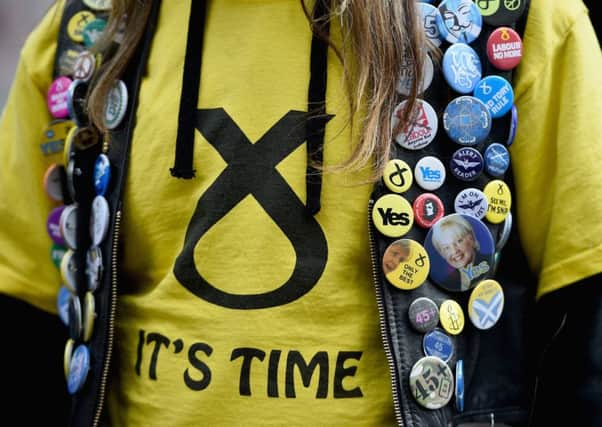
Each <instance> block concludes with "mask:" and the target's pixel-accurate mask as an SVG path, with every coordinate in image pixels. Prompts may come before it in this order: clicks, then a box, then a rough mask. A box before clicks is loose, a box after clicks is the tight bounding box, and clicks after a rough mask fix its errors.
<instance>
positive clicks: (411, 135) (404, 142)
mask: <svg viewBox="0 0 602 427" xmlns="http://www.w3.org/2000/svg"><path fill="white" fill-rule="evenodd" d="M406 104H407V101H402V102H401V103H400V104H399V105H398V106H397V107H396V108H395V111H394V112H393V117H392V118H391V126H392V128H393V129H395V128H396V127H397V125H398V124H399V121H400V120H401V117H402V113H403V109H404V108H405V106H406ZM411 117H412V119H411V124H409V125H408V126H406V127H405V128H403V129H402V131H401V132H399V133H398V134H397V135H395V141H396V142H397V143H398V144H399V145H401V146H402V147H404V148H407V149H408V150H420V149H421V148H424V147H426V146H427V145H429V144H430V143H431V142H432V141H433V139H435V136H436V135H437V129H438V127H439V123H438V119H437V113H436V112H435V110H434V109H433V107H431V105H430V104H429V103H428V102H426V101H423V100H421V99H417V100H416V108H415V110H414V112H413V114H412V115H411Z"/></svg>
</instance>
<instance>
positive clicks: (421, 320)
mask: <svg viewBox="0 0 602 427" xmlns="http://www.w3.org/2000/svg"><path fill="white" fill-rule="evenodd" d="M408 317H409V319H410V324H411V325H412V326H413V327H414V329H416V331H418V332H420V333H423V334H424V333H427V332H430V331H432V330H433V329H435V328H436V327H437V325H438V324H439V308H438V307H437V304H435V301H433V300H432V299H430V298H426V297H420V298H416V299H415V300H414V301H412V303H411V304H410V308H409V309H408Z"/></svg>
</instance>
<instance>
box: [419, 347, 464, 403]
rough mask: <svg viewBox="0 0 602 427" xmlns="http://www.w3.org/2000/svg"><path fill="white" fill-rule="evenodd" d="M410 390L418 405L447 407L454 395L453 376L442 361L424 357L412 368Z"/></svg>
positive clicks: (436, 358) (434, 357)
mask: <svg viewBox="0 0 602 427" xmlns="http://www.w3.org/2000/svg"><path fill="white" fill-rule="evenodd" d="M410 389H411V390H412V395H413V396H414V399H416V402H418V403H419V404H420V405H422V406H424V407H425V408H427V409H439V408H442V407H444V406H445V405H447V403H448V402H449V401H450V399H451V398H452V395H453V394H454V376H453V374H452V372H451V369H450V368H449V366H447V364H446V363H445V362H444V361H443V360H441V359H439V358H438V357H436V356H426V357H423V358H422V359H420V360H419V361H418V362H416V363H415V364H414V366H413V367H412V371H411V372H410Z"/></svg>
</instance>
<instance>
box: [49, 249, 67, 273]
mask: <svg viewBox="0 0 602 427" xmlns="http://www.w3.org/2000/svg"><path fill="white" fill-rule="evenodd" d="M66 253H67V248H65V247H64V246H61V245H59V244H57V243H53V244H52V246H51V247H50V258H51V259H52V263H53V264H54V265H55V266H56V268H58V269H59V270H60V268H61V261H62V260H63V257H64V256H65V254H66Z"/></svg>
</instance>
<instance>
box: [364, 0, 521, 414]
mask: <svg viewBox="0 0 602 427" xmlns="http://www.w3.org/2000/svg"><path fill="white" fill-rule="evenodd" d="M433 3H434V4H433ZM525 3H526V2H525V1H522V0H515V1H511V2H510V1H509V2H502V1H479V0H476V1H472V0H442V1H422V2H419V3H418V4H417V9H418V12H419V15H420V16H419V19H420V23H421V24H422V28H423V30H424V33H425V36H426V38H427V39H428V41H429V44H432V45H434V46H441V48H442V49H443V50H444V53H443V56H442V59H441V61H440V64H441V72H442V74H443V78H444V79H445V81H446V82H447V84H448V86H449V88H450V89H451V91H450V93H451V94H452V99H451V101H448V103H447V105H445V106H444V108H443V111H439V112H437V111H436V110H435V108H433V106H432V105H431V104H429V102H427V101H426V100H425V99H418V100H417V102H416V105H415V109H414V110H413V111H411V112H410V114H409V117H410V123H409V124H408V125H406V126H405V127H400V126H399V122H400V120H401V118H402V117H404V115H407V114H406V113H407V112H406V109H407V108H408V101H407V100H402V101H401V103H399V105H398V106H397V107H396V108H395V109H394V111H393V112H392V116H391V126H392V129H395V130H396V133H395V134H394V135H393V140H394V142H395V143H396V144H397V145H398V146H399V147H400V150H398V151H401V153H400V154H399V155H398V157H400V158H396V159H392V160H391V161H390V162H389V163H388V164H387V165H386V167H385V169H384V173H383V183H384V187H385V188H386V190H388V192H389V193H388V194H384V195H382V196H381V197H379V198H378V199H377V200H376V201H375V202H374V205H373V210H372V218H371V219H372V223H373V225H374V227H375V228H376V230H377V231H378V232H379V233H381V234H382V235H383V236H385V238H386V239H388V241H389V244H388V246H387V247H386V249H385V251H384V253H383V254H382V265H381V268H382V271H383V274H384V277H385V278H386V280H387V282H389V284H390V285H391V286H394V287H395V288H397V289H400V290H403V291H411V290H414V289H416V288H418V287H420V286H421V285H423V284H424V283H429V284H428V285H427V286H431V285H430V283H433V284H435V285H437V286H438V287H439V288H441V289H443V290H444V291H445V292H447V293H449V294H450V295H451V296H452V297H451V298H447V299H444V300H440V301H434V300H432V299H430V298H427V297H424V296H421V297H417V298H415V299H414V300H413V301H411V303H410V305H409V309H408V318H409V322H410V324H411V325H412V327H413V328H414V329H415V330H416V332H418V333H420V334H423V348H422V350H423V353H424V357H423V358H421V359H420V360H418V361H417V362H416V363H415V365H414V366H413V368H412V370H411V373H410V378H409V385H410V389H411V391H412V395H413V396H414V398H415V399H416V401H417V402H418V403H419V404H420V405H422V406H424V407H425V408H429V409H438V408H441V407H443V406H445V405H447V404H448V403H449V402H450V400H451V399H452V397H453V396H454V395H455V406H456V409H457V410H458V411H460V412H461V411H463V410H464V393H465V390H464V363H463V360H462V359H461V358H460V357H459V356H460V355H457V354H455V350H454V340H455V339H456V336H458V335H459V334H461V333H462V331H463V330H464V328H465V322H466V319H465V317H468V319H470V323H471V324H472V325H473V326H474V327H475V328H476V329H479V330H486V329H490V328H492V327H493V326H494V325H495V324H496V323H497V322H498V320H499V319H500V318H501V316H502V312H503V308H504V292H503V289H502V286H501V285H500V284H499V283H498V282H497V281H495V280H493V279H492V276H493V275H494V273H495V270H496V268H497V263H498V261H499V256H500V251H501V250H502V248H503V247H504V245H505V243H506V242H507V240H508V237H509V235H510V231H511V227H512V216H511V214H510V209H511V204H512V197H511V194H510V189H509V187H508V185H507V184H506V183H504V181H502V178H503V176H504V174H505V173H506V172H507V170H508V168H509V166H510V154H509V151H508V147H509V146H510V145H512V143H513V141H514V137H515V134H516V127H517V123H518V114H517V110H516V107H515V106H514V92H513V89H512V85H511V84H510V82H509V81H508V80H506V79H505V78H504V77H502V76H501V75H497V74H504V72H506V71H509V70H512V69H514V68H515V67H516V66H517V65H518V64H519V63H520V60H521V58H522V53H523V51H522V49H523V48H522V40H521V38H520V36H519V34H518V33H517V32H516V31H514V29H513V28H512V26H513V24H514V23H515V22H516V20H517V19H518V18H519V17H520V16H521V15H522V13H523V11H524V6H525ZM484 23H485V24H487V25H491V26H496V27H498V28H495V29H493V30H492V31H489V30H488V31H487V34H486V37H487V43H486V47H485V50H486V54H485V52H477V51H476V50H475V49H480V48H479V47H478V46H481V43H480V39H479V38H480V37H481V38H482V34H481V31H482V29H483V25H484ZM473 42H474V43H473ZM433 57H435V56H432V57H431V55H430V54H425V55H424V59H423V61H424V63H423V69H424V75H423V76H422V79H421V81H420V82H418V85H417V86H418V93H419V94H422V93H425V92H427V91H428V89H429V87H430V85H431V83H432V82H433V80H434V79H435V78H437V73H438V70H436V67H433V60H432V58H433ZM482 61H488V64H486V63H484V62H482ZM412 65H413V64H412V61H411V60H406V61H404V63H403V64H402V72H401V74H402V75H401V77H400V81H399V83H398V85H397V92H398V93H399V94H400V95H401V96H408V95H409V94H410V92H411V88H412V85H413V84H414V75H413V66H412ZM490 69H496V70H498V71H499V72H498V73H496V74H491V75H486V72H485V70H490ZM501 118H504V120H507V121H508V123H509V124H510V126H509V133H508V135H507V137H506V136H505V137H504V138H503V140H502V139H499V140H498V139H497V138H498V137H495V138H494V137H492V136H491V132H492V129H497V127H496V126H495V124H496V120H499V119H501ZM440 119H441V123H439V120H440ZM440 125H441V126H440ZM440 128H442V129H441V130H442V132H440ZM443 131H444V132H443ZM441 136H443V138H441ZM440 139H441V140H440ZM431 144H432V145H431ZM437 144H445V145H447V147H446V148H445V149H441V148H440V147H436V148H433V146H436V145H437ZM449 147H453V148H452V149H451V150H450V149H449ZM404 150H407V151H406V153H407V154H408V156H407V159H415V160H411V161H409V160H407V159H404V155H403V153H404ZM443 152H445V153H448V152H449V153H450V154H446V155H445V157H442V156H441V154H440V153H443ZM422 153H424V155H422ZM438 153H439V155H438ZM485 176H486V177H487V179H483V178H484V177H485ZM448 180H455V184H454V186H455V187H457V186H458V185H457V183H463V185H462V187H464V188H463V189H461V190H460V191H459V192H458V193H457V194H456V196H455V198H452V203H453V205H452V206H446V205H445V204H444V203H443V201H442V198H441V197H440V196H439V195H438V194H440V193H439V192H440V191H445V188H446V187H445V183H446V182H447V181H448ZM477 182H479V183H481V182H486V184H485V185H477V184H476V183H477ZM412 189H414V191H410V190H412ZM415 189H418V195H416V196H414V195H415V194H416V191H415ZM408 194H412V196H408ZM447 199H448V198H446V200H447ZM494 225H499V228H500V230H501V231H500V232H499V233H498V234H497V235H496V239H494V238H493V236H492V233H491V231H490V230H491V229H492V228H493V227H494ZM414 226H418V227H419V228H421V229H423V230H424V231H425V232H426V237H425V239H424V241H423V242H419V241H416V240H414V239H411V238H408V237H407V234H408V233H409V232H410V231H411V230H412V227H414ZM412 235H416V234H415V233H414V234H412ZM496 242H497V243H496ZM427 279H430V281H429V280H427ZM462 292H470V296H469V298H468V306H467V308H466V310H465V309H463V307H462V305H460V304H459V303H458V302H457V301H456V300H455V299H454V298H453V296H454V295H457V294H458V293H462ZM462 300H463V301H464V304H465V303H466V299H464V298H463V299H462ZM465 311H466V313H467V316H465ZM452 361H454V362H455V373H452V370H451V368H450V366H452V365H451V364H452ZM454 378H455V382H454Z"/></svg>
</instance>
